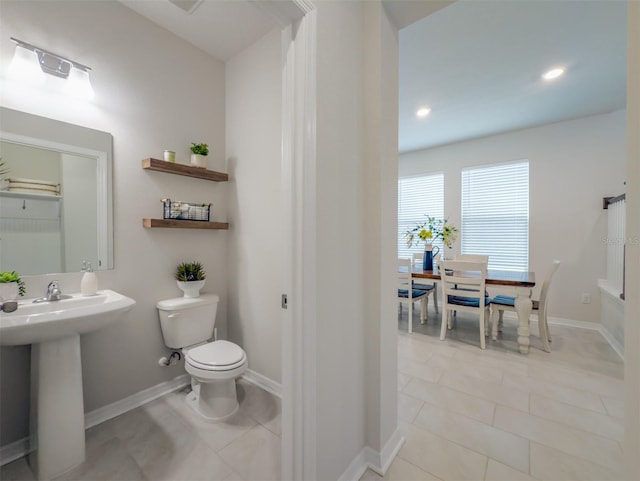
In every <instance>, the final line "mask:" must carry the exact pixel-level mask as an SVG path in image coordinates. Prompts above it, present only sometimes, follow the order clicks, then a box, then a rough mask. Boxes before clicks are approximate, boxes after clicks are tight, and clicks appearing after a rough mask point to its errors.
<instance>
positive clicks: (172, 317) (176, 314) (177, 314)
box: [167, 312, 180, 320]
mask: <svg viewBox="0 0 640 481" xmlns="http://www.w3.org/2000/svg"><path fill="white" fill-rule="evenodd" d="M178 317H180V313H179V312H173V313H171V314H169V315H168V316H167V318H169V319H171V320H173V319H177V318H178Z"/></svg>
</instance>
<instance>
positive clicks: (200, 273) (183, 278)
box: [174, 261, 207, 297]
mask: <svg viewBox="0 0 640 481" xmlns="http://www.w3.org/2000/svg"><path fill="white" fill-rule="evenodd" d="M174 277H175V278H176V281H178V287H179V288H180V289H182V292H184V297H199V296H200V289H202V288H203V287H204V283H205V279H206V277H207V276H206V273H205V272H204V268H203V267H202V264H201V263H200V262H195V261H194V262H182V263H180V264H178V267H176V273H175V276H174Z"/></svg>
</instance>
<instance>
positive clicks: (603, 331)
mask: <svg viewBox="0 0 640 481" xmlns="http://www.w3.org/2000/svg"><path fill="white" fill-rule="evenodd" d="M600 334H602V337H604V338H605V339H606V340H607V342H608V343H609V345H610V346H611V347H612V348H613V350H614V351H616V354H617V355H618V356H620V359H622V360H623V361H624V347H623V346H622V344H620V343H619V342H618V340H617V339H616V338H615V337H614V336H613V334H611V331H609V329H607V328H606V327H604V326H601V329H600Z"/></svg>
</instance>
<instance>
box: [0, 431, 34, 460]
mask: <svg viewBox="0 0 640 481" xmlns="http://www.w3.org/2000/svg"><path fill="white" fill-rule="evenodd" d="M30 452H31V449H30V446H29V438H28V437H26V438H22V439H18V440H17V441H14V442H12V443H10V444H7V445H5V446H2V447H1V448H0V466H4V465H5V464H7V463H10V462H11V461H15V460H16V459H20V458H21V457H22V456H26V455H27V454H29V453H30Z"/></svg>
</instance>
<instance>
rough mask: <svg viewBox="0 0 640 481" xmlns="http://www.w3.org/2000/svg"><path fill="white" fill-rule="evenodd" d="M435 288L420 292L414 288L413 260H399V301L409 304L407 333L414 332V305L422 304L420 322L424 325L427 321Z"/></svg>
mask: <svg viewBox="0 0 640 481" xmlns="http://www.w3.org/2000/svg"><path fill="white" fill-rule="evenodd" d="M434 290H435V288H434V287H433V286H432V287H431V289H429V290H420V289H415V288H414V287H413V283H412V279H411V259H398V301H400V302H401V303H402V302H408V303H409V316H408V318H407V324H408V327H407V332H409V334H411V333H412V332H413V303H414V302H418V301H420V302H421V309H420V322H421V323H423V324H424V322H425V321H426V320H427V307H428V304H427V303H428V299H429V294H430V293H432V292H433V291H434Z"/></svg>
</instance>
